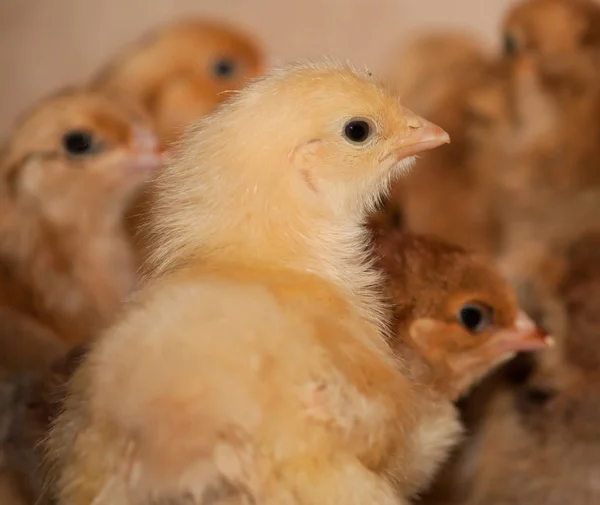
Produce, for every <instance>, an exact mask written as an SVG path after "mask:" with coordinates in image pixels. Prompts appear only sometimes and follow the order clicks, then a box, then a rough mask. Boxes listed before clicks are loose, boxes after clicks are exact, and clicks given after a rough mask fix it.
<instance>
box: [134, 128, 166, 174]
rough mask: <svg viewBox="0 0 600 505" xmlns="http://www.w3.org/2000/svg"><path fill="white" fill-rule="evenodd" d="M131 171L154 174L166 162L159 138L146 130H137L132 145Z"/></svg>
mask: <svg viewBox="0 0 600 505" xmlns="http://www.w3.org/2000/svg"><path fill="white" fill-rule="evenodd" d="M131 144H132V145H131V162H130V164H129V167H128V168H129V171H131V172H133V173H140V172H142V173H143V172H148V173H149V172H153V171H154V170H157V169H159V168H161V167H162V166H163V165H164V164H165V161H166V156H165V153H164V150H163V147H162V145H161V144H160V142H159V141H158V139H157V137H156V136H155V135H154V134H153V133H151V132H150V131H148V130H146V129H145V128H140V127H138V128H136V129H135V131H134V135H133V139H132V143H131Z"/></svg>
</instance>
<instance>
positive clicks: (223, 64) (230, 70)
mask: <svg viewBox="0 0 600 505" xmlns="http://www.w3.org/2000/svg"><path fill="white" fill-rule="evenodd" d="M236 66H237V65H236V63H235V61H233V60H230V59H227V58H223V59H220V60H217V61H216V62H215V64H214V65H213V68H212V72H213V74H214V75H215V77H217V79H229V78H231V77H232V76H233V75H234V74H235V73H236Z"/></svg>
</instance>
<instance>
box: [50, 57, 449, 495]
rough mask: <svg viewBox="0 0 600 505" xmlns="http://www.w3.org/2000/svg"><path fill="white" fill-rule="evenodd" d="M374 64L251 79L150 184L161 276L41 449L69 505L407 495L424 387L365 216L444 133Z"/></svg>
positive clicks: (129, 312)
mask: <svg viewBox="0 0 600 505" xmlns="http://www.w3.org/2000/svg"><path fill="white" fill-rule="evenodd" d="M448 140H449V138H448V135H447V134H446V133H445V132H444V131H443V130H442V129H441V128H439V127H437V126H435V125H433V124H431V123H429V122H427V121H425V120H424V119H422V118H420V117H418V116H416V115H414V114H413V113H411V112H410V111H408V110H407V109H405V108H404V107H403V106H402V105H401V104H400V103H399V101H398V99H397V97H396V96H395V95H393V94H392V93H390V92H389V91H387V90H386V89H385V88H383V87H382V86H381V85H379V84H378V83H377V82H376V81H375V80H374V79H373V78H372V77H371V76H370V74H368V73H367V72H357V71H355V70H353V69H351V68H350V67H349V66H345V65H340V64H337V63H335V62H331V61H323V62H312V63H311V62H307V63H299V64H295V65H291V66H289V67H285V68H283V69H280V70H276V71H274V72H273V73H271V74H270V75H269V76H267V77H265V78H262V79H258V80H256V81H254V82H253V83H252V84H251V85H250V86H249V87H247V88H245V90H243V91H242V92H241V93H239V94H238V95H237V96H236V97H235V98H233V99H232V100H231V101H229V102H227V103H226V104H225V105H224V106H222V107H221V108H220V109H219V110H218V111H217V112H215V113H214V114H213V115H210V116H208V117H207V118H206V119H204V120H202V121H201V122H200V123H199V124H198V125H197V126H196V127H195V128H194V129H193V130H192V131H190V132H189V134H188V135H187V138H186V140H185V141H184V142H183V144H182V145H181V147H180V149H179V150H178V152H177V154H176V156H175V160H174V162H173V163H172V164H171V165H170V166H169V167H167V169H166V170H165V171H163V172H162V173H160V174H159V175H158V177H157V179H156V183H155V188H156V191H157V195H156V196H157V203H156V205H155V207H154V209H153V210H154V212H153V227H154V231H155V241H156V242H155V243H156V247H155V254H154V256H153V258H152V263H151V265H152V268H151V272H150V278H149V280H148V282H147V283H146V284H145V286H144V287H143V288H142V290H141V291H140V292H139V293H138V295H137V297H135V299H134V300H133V301H132V303H131V304H130V305H129V307H128V308H127V309H126V310H125V312H124V314H123V316H122V317H121V319H120V320H119V321H118V322H117V323H116V324H115V325H114V326H113V327H112V328H111V329H109V330H108V331H107V332H106V333H105V334H104V335H103V336H102V337H101V338H100V339H99V341H98V342H97V343H96V344H95V345H94V347H93V348H92V349H91V351H90V353H89V354H88V355H87V356H86V358H85V360H84V362H83V363H82V365H81V366H80V367H79V368H78V370H77V372H76V373H75V375H74V378H73V380H72V381H71V384H70V387H69V397H68V398H67V400H66V405H65V410H64V413H63V414H61V415H60V416H59V417H58V419H57V422H56V423H55V425H54V427H53V429H52V431H51V434H50V437H49V442H48V444H47V451H48V462H49V464H50V468H51V469H53V472H52V477H54V478H53V480H52V482H53V486H52V489H53V490H54V493H55V498H56V500H57V503H58V504H60V505H66V504H69V505H84V504H86V505H90V504H92V503H93V504H94V505H108V504H111V505H115V504H119V505H121V504H134V503H147V502H152V501H155V502H157V501H158V502H160V501H163V500H166V501H169V500H172V502H174V503H177V502H179V501H181V500H187V501H189V502H194V503H204V502H208V501H210V502H212V503H248V502H253V503H264V504H271V503H272V504H284V503H302V504H317V503H332V504H340V505H341V504H344V505H347V504H351V503H377V504H398V503H405V500H404V498H403V489H402V488H401V487H400V486H399V485H398V484H397V483H398V482H400V481H401V479H399V478H398V477H399V476H400V475H401V474H402V472H403V471H404V470H403V465H404V464H405V463H408V462H410V461H411V456H412V454H413V453H414V452H415V451H416V450H417V447H416V444H417V441H418V434H417V433H416V428H417V423H418V418H417V415H416V413H417V412H418V408H417V405H418V401H419V398H418V397H417V395H415V394H414V392H413V389H412V388H411V384H410V381H409V379H408V375H407V374H403V373H402V363H401V362H399V361H397V360H396V359H395V358H394V355H393V352H392V350H391V349H390V347H389V346H388V343H387V342H386V339H385V331H384V327H385V321H386V320H387V318H386V310H385V306H384V302H383V295H382V294H381V293H380V287H379V283H380V278H379V276H378V274H377V271H376V269H375V267H374V266H373V265H372V260H370V259H369V255H368V254H367V252H368V249H369V248H368V231H367V230H366V228H365V227H364V226H363V223H364V220H365V219H366V215H367V212H368V211H369V210H372V208H373V207H374V204H375V203H376V201H377V200H378V199H379V198H380V196H381V193H382V192H383V191H385V189H386V187H387V186H388V184H389V182H390V180H391V179H393V178H394V177H397V176H399V175H401V174H403V173H405V172H406V171H407V170H408V169H409V167H410V166H411V165H412V161H413V159H414V156H415V155H416V154H417V153H419V152H422V151H424V150H427V149H432V148H435V147H437V146H439V145H441V144H443V143H445V142H448Z"/></svg>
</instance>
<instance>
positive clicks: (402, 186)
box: [377, 34, 496, 253]
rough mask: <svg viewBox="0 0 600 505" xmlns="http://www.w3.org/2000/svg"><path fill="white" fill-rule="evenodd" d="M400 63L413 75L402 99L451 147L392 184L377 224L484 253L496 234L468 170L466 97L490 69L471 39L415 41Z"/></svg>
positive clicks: (479, 183) (483, 185) (476, 177)
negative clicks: (391, 223)
mask: <svg viewBox="0 0 600 505" xmlns="http://www.w3.org/2000/svg"><path fill="white" fill-rule="evenodd" d="M400 61H402V62H404V63H403V65H401V68H405V69H406V72H405V74H404V75H416V76H417V77H415V78H414V80H410V79H408V78H406V77H405V78H404V79H405V81H407V82H404V83H402V84H401V85H400V89H401V92H400V96H402V97H403V98H405V99H406V100H407V103H408V105H409V106H410V107H411V108H414V109H415V110H416V112H417V113H420V114H425V115H427V117H430V118H432V120H434V121H435V122H436V123H437V124H439V125H441V126H442V127H443V128H444V129H445V130H446V131H448V133H449V134H450V136H451V138H452V143H451V144H450V145H448V146H444V147H442V148H440V149H437V150H435V151H433V152H430V153H426V154H424V155H423V156H422V157H421V159H420V160H419V170H415V171H413V172H412V173H411V174H409V176H408V177H406V178H403V179H402V180H399V181H397V182H396V183H395V184H394V187H393V189H392V192H391V197H390V202H389V204H388V205H387V206H386V207H385V208H384V210H383V217H382V216H377V219H379V220H385V216H386V215H387V216H391V218H395V219H396V220H397V221H400V225H401V226H402V227H403V228H404V229H407V230H410V231H412V232H416V233H426V234H433V235H436V236H439V237H441V238H443V239H445V240H447V241H449V242H452V243H456V244H460V245H462V246H464V247H467V248H469V249H473V250H477V251H480V252H484V253H490V252H491V251H492V250H493V249H494V247H495V240H496V235H495V234H496V230H495V222H494V220H493V216H492V215H491V214H490V213H488V212H486V207H487V202H488V200H489V196H488V188H487V182H486V180H485V179H483V178H482V177H481V173H480V172H479V171H477V170H475V169H474V168H473V167H472V166H471V164H470V150H471V146H470V139H469V138H468V137H466V136H465V130H466V129H467V126H468V122H469V120H470V116H469V110H468V107H467V105H468V96H469V93H470V91H471V90H472V89H473V88H474V87H477V86H480V85H481V82H482V81H485V80H487V79H488V77H487V74H488V72H489V71H490V70H489V67H490V65H491V63H490V62H489V61H488V60H487V57H486V55H485V54H484V52H483V50H482V49H481V47H480V46H479V45H478V44H477V43H476V42H475V41H474V40H472V39H471V38H469V37H466V36H459V35H458V34H446V35H438V36H427V37H423V38H419V39H417V40H416V41H415V42H414V43H413V44H411V45H409V46H408V48H407V49H406V51H405V54H404V55H403V57H402V58H400ZM409 70H410V72H409ZM396 81H398V79H396ZM402 91H403V92H402Z"/></svg>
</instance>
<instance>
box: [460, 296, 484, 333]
mask: <svg viewBox="0 0 600 505" xmlns="http://www.w3.org/2000/svg"><path fill="white" fill-rule="evenodd" d="M457 319H458V322H459V323H460V324H461V325H462V326H463V327H464V328H465V329H467V330H468V331H470V332H472V333H477V332H479V331H481V330H484V329H485V328H486V327H487V326H489V325H490V324H491V323H492V309H490V308H489V307H487V306H486V305H482V304H480V303H466V304H465V305H463V306H462V307H461V309H460V310H459V311H458V315H457Z"/></svg>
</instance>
